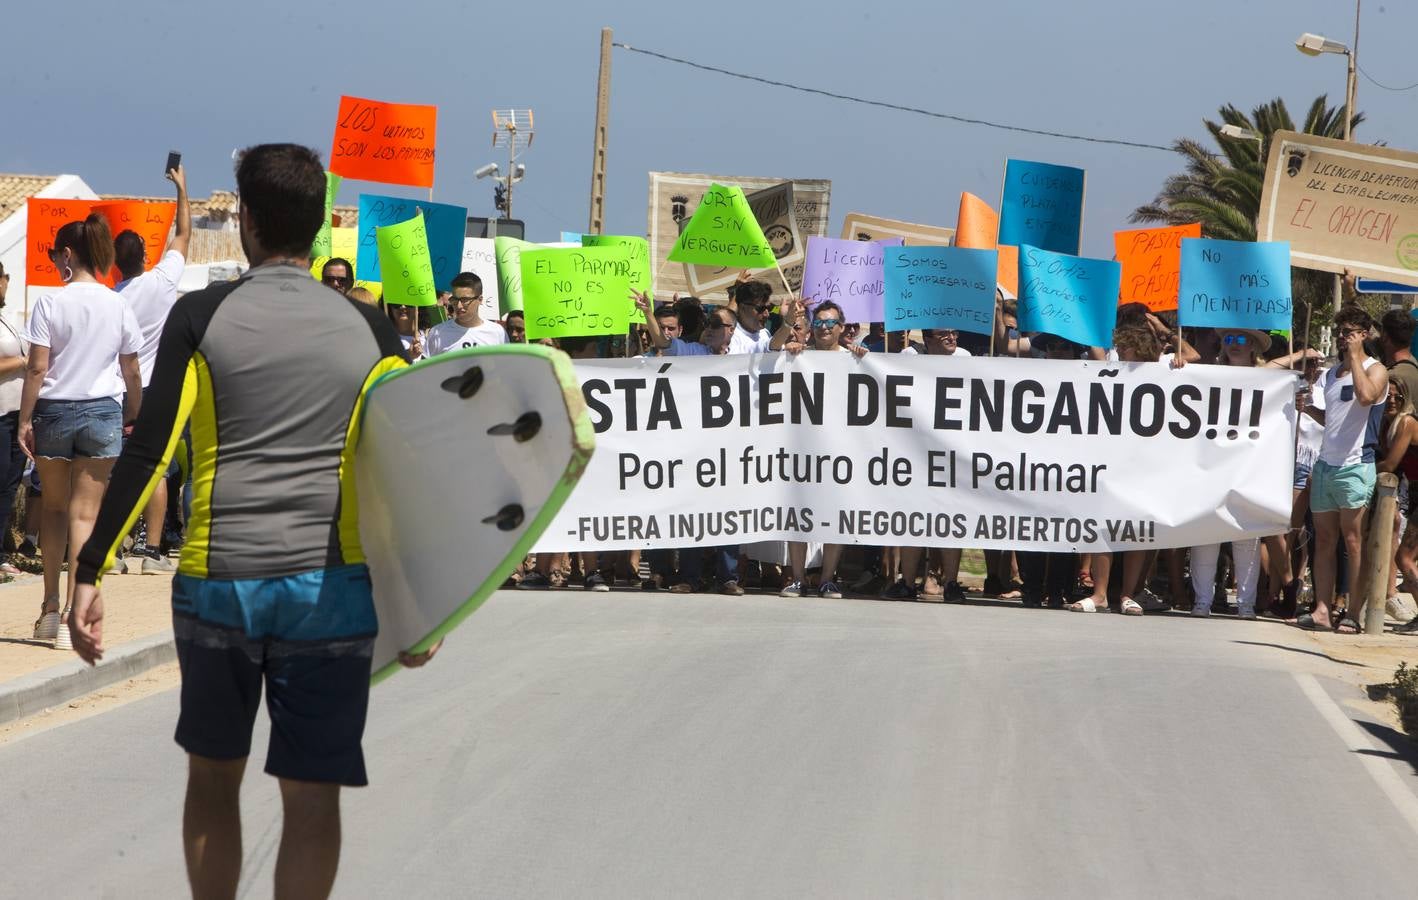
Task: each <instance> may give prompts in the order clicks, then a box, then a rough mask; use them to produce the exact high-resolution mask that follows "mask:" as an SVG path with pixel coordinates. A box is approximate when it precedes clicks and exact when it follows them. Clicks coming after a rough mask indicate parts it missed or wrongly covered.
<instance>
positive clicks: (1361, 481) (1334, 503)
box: [1310, 459, 1378, 512]
mask: <svg viewBox="0 0 1418 900" xmlns="http://www.w3.org/2000/svg"><path fill="white" fill-rule="evenodd" d="M1377 477H1378V476H1377V474H1376V472H1375V469H1374V464H1373V463H1355V464H1354V465H1352V466H1331V465H1330V464H1329V463H1327V462H1325V461H1324V460H1322V459H1321V460H1316V461H1315V467H1314V469H1313V470H1312V471H1311V472H1310V512H1334V511H1335V510H1339V509H1360V508H1362V507H1365V506H1368V505H1369V498H1370V497H1372V496H1373V495H1374V479H1375V478H1377Z"/></svg>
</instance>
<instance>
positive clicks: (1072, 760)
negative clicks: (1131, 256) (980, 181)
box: [0, 592, 1418, 900]
mask: <svg viewBox="0 0 1418 900" xmlns="http://www.w3.org/2000/svg"><path fill="white" fill-rule="evenodd" d="M1282 629H1283V626H1279V625H1276V624H1272V623H1265V622H1257V623H1242V622H1236V621H1228V620H1216V619H1213V620H1210V621H1194V620H1188V619H1184V618H1180V617H1152V616H1149V617H1146V618H1144V619H1141V620H1137V619H1130V618H1124V617H1122V616H1116V615H1108V616H1104V615H1078V614H1070V613H1064V612H1050V611H1026V610H1022V609H1019V608H1017V607H1014V608H1006V607H982V606H972V607H955V606H951V607H946V606H941V605H934V604H906V603H879V602H872V601H862V600H843V601H819V600H780V599H778V598H758V597H746V598H737V599H734V598H725V597H711V596H704V597H700V596H689V597H683V596H670V595H666V594H659V595H644V594H639V593H613V594H599V595H597V594H588V593H581V592H573V593H560V594H526V593H524V594H516V593H503V594H500V595H498V596H497V597H495V598H494V599H493V600H492V601H491V602H489V604H488V605H487V606H486V607H485V608H484V609H483V610H481V611H480V612H478V613H477V615H476V616H474V617H473V618H472V619H470V620H469V621H468V623H467V624H466V625H464V627H463V629H462V630H461V631H460V632H458V633H456V634H455V635H454V636H453V638H452V639H450V641H449V642H448V645H447V646H446V647H445V649H444V651H443V653H442V654H441V655H440V656H439V658H438V659H437V660H435V661H434V663H433V664H431V665H430V667H429V668H428V669H426V670H423V671H420V672H407V673H402V674H400V675H398V676H396V677H395V678H394V679H393V680H391V681H390V682H387V683H386V684H384V685H382V686H380V687H379V688H377V689H376V691H375V696H374V701H373V708H372V711H371V719H370V725H369V729H368V732H367V735H366V747H367V751H368V756H369V763H370V774H371V779H372V781H373V786H371V787H369V788H367V789H363V790H359V791H350V792H347V793H346V794H345V807H344V808H345V821H346V825H345V835H346V837H345V852H344V857H343V862H342V870H341V874H340V880H339V882H338V883H337V885H336V895H337V896H345V897H394V896H400V895H405V896H420V897H455V896H457V897H467V896H477V897H496V898H517V897H548V898H551V897H556V898H562V897H616V898H619V897H671V896H672V897H683V896H688V897H775V898H780V897H804V896H812V897H868V896H874V897H939V896H956V897H1080V898H1083V897H1088V898H1094V897H1100V896H1102V897H1147V898H1149V900H1156V898H1164V897H1256V896H1280V895H1282V894H1283V895H1284V896H1287V897H1292V898H1293V897H1324V898H1332V897H1336V896H1351V897H1353V896H1372V897H1402V896H1413V890H1414V888H1413V885H1414V883H1415V882H1414V866H1413V859H1414V856H1413V852H1412V848H1413V846H1414V842H1415V839H1418V832H1415V828H1418V818H1415V817H1414V816H1413V814H1412V813H1413V809H1415V808H1418V804H1415V801H1414V797H1413V795H1412V793H1411V792H1413V791H1414V790H1415V788H1418V777H1415V770H1414V767H1413V765H1412V763H1411V762H1410V761H1407V760H1404V759H1399V758H1392V757H1397V756H1400V755H1401V753H1402V751H1401V750H1400V751H1399V752H1398V753H1395V752H1394V751H1393V750H1392V749H1391V747H1390V745H1389V744H1385V743H1383V742H1382V741H1380V740H1378V739H1377V738H1374V735H1376V734H1377V735H1380V736H1382V732H1383V729H1376V728H1373V727H1372V726H1365V727H1364V729H1363V730H1364V733H1365V734H1367V735H1369V736H1370V737H1371V738H1374V747H1375V748H1377V749H1374V750H1362V751H1359V752H1356V751H1355V749H1354V746H1353V745H1352V744H1350V745H1347V744H1346V741H1345V740H1344V739H1343V736H1342V734H1341V733H1340V732H1339V731H1336V727H1335V719H1336V717H1335V716H1334V715H1333V712H1331V714H1330V717H1329V718H1328V719H1327V718H1326V715H1325V714H1323V712H1322V709H1321V705H1322V704H1320V701H1318V700H1316V699H1315V698H1314V697H1313V696H1312V695H1314V694H1316V693H1318V694H1319V695H1320V696H1321V697H1334V698H1338V699H1341V700H1342V699H1343V698H1344V697H1345V696H1347V695H1349V694H1352V693H1353V692H1354V691H1355V690H1356V689H1355V688H1353V687H1350V686H1347V685H1343V684H1340V683H1338V682H1332V681H1328V680H1327V679H1324V678H1319V679H1318V680H1311V681H1309V682H1308V684H1309V685H1310V688H1309V691H1308V693H1307V689H1306V683H1307V682H1306V679H1312V677H1313V676H1311V675H1302V676H1299V677H1297V676H1296V674H1295V670H1297V669H1300V668H1307V667H1312V664H1313V662H1314V660H1313V659H1311V658H1310V657H1309V656H1307V655H1306V654H1305V653H1304V652H1303V651H1297V650H1296V649H1293V648H1290V649H1287V648H1286V647H1285V646H1284V644H1285V643H1286V641H1285V640H1283V639H1282V640H1278V639H1277V635H1278V634H1279V633H1280V631H1281V630H1282ZM1346 692H1348V694H1346ZM1328 702H1331V703H1332V701H1328ZM176 706H177V695H176V692H175V691H167V692H165V693H162V694H158V695H156V696H153V697H150V698H148V699H145V700H141V701H137V702H134V703H132V704H129V705H127V706H124V707H121V708H119V709H117V710H114V711H111V712H108V713H105V714H103V715H100V716H96V717H94V718H91V719H87V720H84V721H81V722H77V723H74V724H72V725H68V726H65V727H61V728H57V729H53V730H50V731H46V732H43V733H39V734H35V735H33V736H31V737H28V738H25V739H23V740H20V741H17V742H15V743H12V744H10V745H6V746H3V747H0V772H3V773H4V775H3V778H0V810H4V821H5V823H6V824H5V829H4V835H3V838H0V848H3V849H0V856H3V857H4V859H5V860H6V862H5V865H4V867H3V870H0V895H3V896H7V897H26V898H28V897H41V896H50V897H90V896H93V897H124V898H126V897H137V898H144V900H150V898H157V897H174V896H182V895H183V894H184V892H185V880H184V876H183V866H182V858H181V845H180V821H179V818H180V812H181V803H182V779H183V774H184V766H185V763H184V759H183V756H182V754H181V753H180V751H179V750H178V749H177V747H176V746H175V745H174V744H173V743H172V742H171V732H172V727H173V723H174V720H175V716H176ZM1332 709H1333V710H1338V709H1340V707H1339V706H1333V707H1332ZM1346 715H1347V714H1346ZM1338 719H1340V720H1342V721H1341V723H1340V724H1341V725H1343V724H1345V723H1347V721H1348V720H1347V718H1345V716H1339V717H1338ZM1350 727H1351V728H1352V726H1350ZM265 739H266V727H265V723H264V715H263V716H262V722H261V724H260V725H258V730H257V737H256V744H255V746H256V747H257V748H259V749H257V750H256V752H255V758H254V759H253V761H252V768H251V770H250V774H248V776H247V781H246V785H245V787H244V794H243V798H242V803H243V809H244V813H245V816H246V838H245V846H246V854H247V863H246V869H245V873H244V876H243V883H242V894H243V896H250V897H260V896H270V889H271V888H270V884H271V882H270V879H271V873H272V868H273V865H274V861H275V855H274V851H275V846H276V841H277V839H278V837H279V830H280V826H279V801H278V797H277V792H276V787H275V784H274V782H273V781H272V779H270V778H269V777H267V776H265V775H263V774H261V773H260V765H261V760H262V759H263V758H264V753H265ZM1390 743H1392V744H1393V745H1394V746H1398V747H1400V748H1401V747H1402V746H1403V740H1402V739H1399V740H1397V741H1391V742H1390ZM1384 772H1387V773H1388V774H1387V775H1384V774H1383V773H1384ZM1376 775H1377V776H1380V777H1376ZM1403 792H1409V793H1408V796H1407V797H1403V796H1400V795H1401V794H1402V793H1403ZM1405 809H1406V810H1407V812H1408V816H1407V818H1405V815H1404V810H1405Z"/></svg>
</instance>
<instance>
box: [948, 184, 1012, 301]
mask: <svg viewBox="0 0 1418 900" xmlns="http://www.w3.org/2000/svg"><path fill="white" fill-rule="evenodd" d="M998 237H999V215H998V214H997V213H996V212H995V211H994V209H992V208H991V207H990V205H989V204H988V203H986V202H985V201H983V200H981V199H980V198H979V197H976V196H975V195H974V194H971V193H962V194H961V195H960V213H959V215H958V216H957V218H956V221H955V246H957V247H970V248H973V249H976V250H993V249H998V251H999V253H998V266H999V268H998V270H997V271H996V272H995V281H996V282H997V283H998V284H999V285H1000V287H1003V288H1004V289H1005V290H1007V291H1009V292H1010V293H1011V294H1013V295H1015V296H1018V295H1019V248H1018V247H1015V246H1012V245H1010V246H1000V244H999V241H998Z"/></svg>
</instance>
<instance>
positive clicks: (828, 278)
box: [803, 237, 901, 322]
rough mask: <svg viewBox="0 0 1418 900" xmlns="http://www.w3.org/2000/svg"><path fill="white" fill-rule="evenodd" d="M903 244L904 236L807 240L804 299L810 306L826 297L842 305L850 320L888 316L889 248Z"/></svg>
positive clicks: (875, 318) (877, 318) (878, 319)
mask: <svg viewBox="0 0 1418 900" xmlns="http://www.w3.org/2000/svg"><path fill="white" fill-rule="evenodd" d="M899 246H901V238H899V237H897V238H888V239H887V240H885V241H852V240H841V239H839V238H826V237H810V238H808V239H807V263H806V266H805V268H804V269H803V299H804V300H806V301H807V302H808V306H809V308H811V307H814V306H816V305H817V304H818V303H821V302H822V301H824V300H831V301H832V302H833V303H836V304H837V305H838V306H840V307H842V314H843V315H844V316H846V317H847V321H848V322H880V321H883V319H884V318H885V316H886V311H885V309H884V307H883V305H882V294H883V292H884V291H885V277H886V276H885V274H884V272H883V270H882V264H883V263H884V262H885V261H886V248H887V247H899Z"/></svg>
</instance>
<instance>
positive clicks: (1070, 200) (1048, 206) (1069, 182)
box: [997, 159, 1087, 256]
mask: <svg viewBox="0 0 1418 900" xmlns="http://www.w3.org/2000/svg"><path fill="white" fill-rule="evenodd" d="M1086 180H1087V179H1086V176H1085V173H1084V171H1083V170H1082V169H1075V168H1073V167H1071V166H1056V165H1051V164H1050V163H1038V162H1028V161H1025V160H1020V159H1011V160H1006V161H1005V165H1004V199H1003V200H1002V201H1001V202H1000V214H999V235H998V237H997V240H998V241H999V242H1000V243H1001V244H1013V245H1014V246H1017V247H1023V246H1024V245H1025V244H1029V245H1030V246H1032V247H1037V248H1039V249H1040V250H1048V251H1050V252H1052V253H1067V254H1069V255H1071V256H1077V255H1078V248H1079V242H1080V241H1081V240H1082V237H1083V190H1084V183H1085V181H1086Z"/></svg>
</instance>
